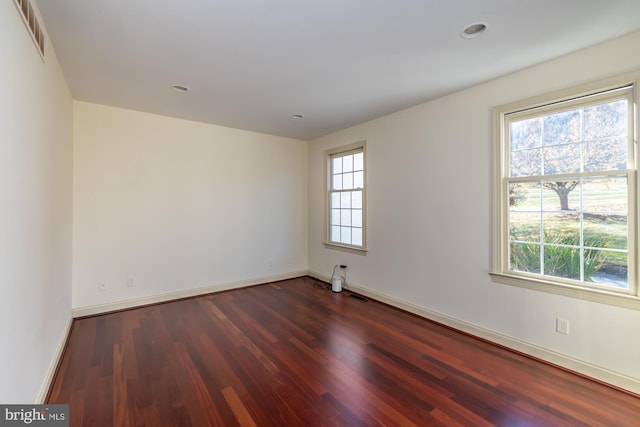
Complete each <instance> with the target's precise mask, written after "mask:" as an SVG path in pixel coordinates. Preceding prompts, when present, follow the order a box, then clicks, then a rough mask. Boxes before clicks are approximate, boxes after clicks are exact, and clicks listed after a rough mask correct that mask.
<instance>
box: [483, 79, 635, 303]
mask: <svg viewBox="0 0 640 427" xmlns="http://www.w3.org/2000/svg"><path fill="white" fill-rule="evenodd" d="M636 90H637V89H636V84H635V82H633V81H629V82H621V83H619V84H618V85H614V86H613V87H611V86H609V87H606V88H602V89H599V90H593V91H590V92H586V93H584V92H583V93H579V94H574V95H573V96H571V95H569V96H564V97H562V98H560V99H558V98H556V99H553V97H550V98H549V99H547V100H542V101H540V100H538V101H537V102H535V103H527V102H524V103H518V104H516V105H512V106H507V107H502V108H499V109H496V110H495V116H496V120H497V126H498V132H496V135H497V141H496V144H497V146H496V148H497V150H496V152H497V153H498V156H499V158H497V159H496V160H497V161H496V163H497V164H496V180H495V183H496V189H495V195H496V201H495V204H496V214H497V215H496V226H495V230H494V231H495V233H494V234H495V236H494V246H495V248H494V268H493V270H494V271H493V273H494V276H498V280H499V281H502V280H500V278H502V279H504V278H507V279H508V278H515V279H519V280H518V281H517V283H515V282H512V283H513V284H522V283H525V282H526V283H527V286H528V287H535V288H538V289H545V285H552V286H556V287H564V288H565V289H572V290H579V291H581V292H583V291H584V290H590V291H592V293H593V294H598V293H599V294H607V295H616V294H617V295H621V296H625V297H629V296H632V297H637V296H638V286H637V267H636V265H637V259H636V256H637V255H636V250H635V249H636V241H637V236H636V229H637V222H638V218H637V214H636V201H637V196H636V159H635V151H636V150H635V129H636V126H637V125H636V121H637V112H636V107H635V101H634V100H635V96H634V94H635V92H636ZM527 104H528V105H527ZM500 276H501V277H500ZM507 282H509V281H508V280H507ZM546 289H547V290H548V288H546ZM552 291H553V290H552ZM561 293H562V292H561Z"/></svg>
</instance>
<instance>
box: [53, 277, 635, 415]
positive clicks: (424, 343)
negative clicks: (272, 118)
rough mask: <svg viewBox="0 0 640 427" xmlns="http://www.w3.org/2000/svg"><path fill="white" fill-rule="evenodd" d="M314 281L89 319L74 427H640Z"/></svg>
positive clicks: (602, 391)
mask: <svg viewBox="0 0 640 427" xmlns="http://www.w3.org/2000/svg"><path fill="white" fill-rule="evenodd" d="M314 283H315V281H314V280H313V279H310V278H301V279H294V280H288V281H283V282H277V283H272V284H267V285H262V286H256V287H251V288H246V289H240V290H234V291H228V292H222V293H218V294H212V295H207V296H202V297H197V298H192V299H185V300H180V301H175V302H171V303H166V304H160V305H154V306H149V307H143V308H138V309H134V310H129V311H123V312H118V313H112V314H106V315H102V316H96V317H90V318H85V319H79V320H76V321H75V322H74V324H73V328H72V331H71V335H70V338H69V342H68V346H67V349H66V351H65V354H64V356H63V359H62V362H61V365H60V367H59V371H58V374H57V376H56V378H55V381H54V384H53V385H52V389H51V392H50V398H49V403H69V404H70V412H71V426H112V425H113V426H118V427H120V426H132V427H133V426H198V427H200V426H209V425H211V426H225V427H228V426H285V427H288V426H315V425H327V426H333V425H335V426H362V425H374V426H375V425H386V426H411V425H417V426H429V425H441V426H458V425H464V426H490V425H499V426H608V427H611V426H638V425H640V399H638V398H637V397H634V396H632V395H629V394H626V393H623V392H620V391H617V390H614V389H612V388H609V387H607V386H604V385H602V384H599V383H596V382H593V381H589V380H587V379H585V378H582V377H580V376H577V375H573V374H571V373H568V372H565V371H563V370H561V369H557V368H554V367H551V366H548V365H546V364H543V363H540V362H537V361H535V360H532V359H529V358H527V357H524V356H522V355H519V354H516V353H513V352H510V351H508V350H505V349H502V348H500V347H496V346H493V345H491V344H488V343H486V342H483V341H481V340H477V339H474V338H472V337H470V336H467V335H464V334H461V333H457V332H455V331H453V330H451V329H448V328H445V327H443V326H440V325H437V324H434V323H432V322H429V321H426V320H424V319H420V318H419V317H416V316H413V315H411V314H408V313H405V312H402V311H399V310H396V309H393V308H391V307H389V306H386V305H383V304H380V303H377V302H375V301H368V302H360V301H358V300H356V299H354V298H350V297H349V293H348V292H343V293H341V294H333V293H332V292H331V291H328V290H322V289H320V288H318V287H315V286H314Z"/></svg>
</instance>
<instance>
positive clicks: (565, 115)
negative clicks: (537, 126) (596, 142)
mask: <svg viewBox="0 0 640 427" xmlns="http://www.w3.org/2000/svg"><path fill="white" fill-rule="evenodd" d="M581 124H582V123H581V120H580V110H572V111H565V112H562V113H556V114H549V115H548V116H544V118H543V126H544V127H543V134H544V137H543V144H544V145H558V144H563V143H567V142H578V141H581V140H582V135H581V133H582V132H581Z"/></svg>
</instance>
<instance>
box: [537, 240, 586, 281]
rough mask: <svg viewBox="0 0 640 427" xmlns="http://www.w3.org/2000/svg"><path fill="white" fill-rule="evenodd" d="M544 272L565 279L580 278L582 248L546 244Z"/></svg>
mask: <svg viewBox="0 0 640 427" xmlns="http://www.w3.org/2000/svg"><path fill="white" fill-rule="evenodd" d="M543 250H544V274H546V275H548V276H555V277H562V278H565V279H572V280H580V268H581V260H580V249H579V248H573V247H566V246H552V245H544V249H543Z"/></svg>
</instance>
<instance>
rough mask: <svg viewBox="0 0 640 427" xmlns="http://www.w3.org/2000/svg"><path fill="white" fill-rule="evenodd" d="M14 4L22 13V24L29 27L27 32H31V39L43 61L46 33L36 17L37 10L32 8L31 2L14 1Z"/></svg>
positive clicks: (24, 0)
mask: <svg viewBox="0 0 640 427" xmlns="http://www.w3.org/2000/svg"><path fill="white" fill-rule="evenodd" d="M13 2H14V3H15V4H16V7H17V8H18V10H19V11H20V15H22V22H24V25H26V26H27V30H29V34H31V39H32V40H33V42H34V43H35V44H36V47H37V48H38V52H40V55H41V56H42V59H44V33H43V32H42V28H41V27H40V22H38V18H37V17H36V13H35V10H34V9H33V6H31V2H30V1H29V0H13Z"/></svg>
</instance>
